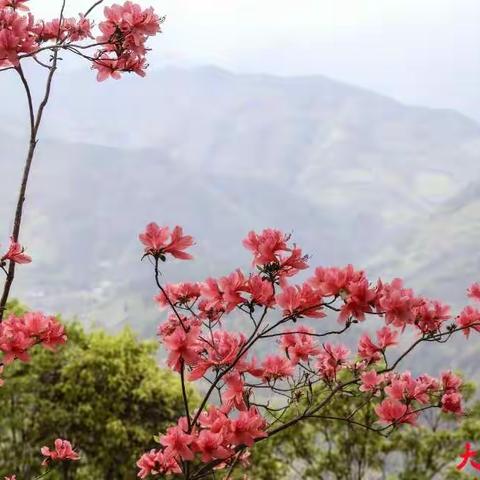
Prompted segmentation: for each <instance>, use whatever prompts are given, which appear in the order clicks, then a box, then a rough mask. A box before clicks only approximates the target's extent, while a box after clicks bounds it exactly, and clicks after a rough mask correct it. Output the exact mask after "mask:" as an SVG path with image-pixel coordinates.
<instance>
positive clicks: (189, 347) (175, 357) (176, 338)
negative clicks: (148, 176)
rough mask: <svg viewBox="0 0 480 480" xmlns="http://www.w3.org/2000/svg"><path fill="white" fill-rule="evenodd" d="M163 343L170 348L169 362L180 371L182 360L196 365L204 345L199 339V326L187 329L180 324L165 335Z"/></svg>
mask: <svg viewBox="0 0 480 480" xmlns="http://www.w3.org/2000/svg"><path fill="white" fill-rule="evenodd" d="M163 344H164V346H165V348H166V349H167V350H168V352H169V353H168V359H167V364H168V365H169V367H170V368H172V369H173V370H175V371H177V372H179V371H180V369H181V365H182V360H183V361H184V362H185V363H186V364H187V365H196V364H197V362H198V360H199V358H200V356H199V355H200V351H201V350H202V345H201V343H200V340H199V328H198V327H193V326H192V327H190V328H189V329H188V330H187V331H185V330H184V328H183V327H182V326H181V325H180V326H178V327H177V328H176V329H175V331H174V332H173V333H171V334H170V335H167V336H165V337H163Z"/></svg>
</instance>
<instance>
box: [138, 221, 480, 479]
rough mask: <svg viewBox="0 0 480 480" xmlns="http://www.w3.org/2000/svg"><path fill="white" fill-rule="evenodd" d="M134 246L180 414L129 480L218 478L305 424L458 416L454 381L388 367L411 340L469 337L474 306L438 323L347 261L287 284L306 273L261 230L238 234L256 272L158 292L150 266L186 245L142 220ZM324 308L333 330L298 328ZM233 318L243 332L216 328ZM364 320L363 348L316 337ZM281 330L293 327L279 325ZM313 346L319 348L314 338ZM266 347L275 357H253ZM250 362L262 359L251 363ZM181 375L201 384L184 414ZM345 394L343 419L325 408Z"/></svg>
mask: <svg viewBox="0 0 480 480" xmlns="http://www.w3.org/2000/svg"><path fill="white" fill-rule="evenodd" d="M140 240H141V241H142V243H143V244H144V247H145V252H144V255H145V256H148V257H152V258H153V259H154V264H155V280H156V286H157V288H158V289H159V294H158V295H157V296H156V297H155V300H156V301H157V302H158V304H159V305H160V307H162V308H168V309H169V310H170V312H171V313H170V315H169V316H168V318H167V320H166V321H165V322H164V323H163V324H161V325H160V327H159V330H158V335H159V337H160V339H161V342H162V344H163V346H164V347H165V348H166V350H167V352H168V358H167V364H168V366H169V367H170V368H172V369H173V370H175V371H177V372H178V373H179V375H180V379H181V382H182V390H183V391H184V403H185V416H184V417H182V418H180V419H179V420H178V423H177V425H174V426H171V427H170V428H168V429H167V431H166V433H165V434H163V435H160V436H159V437H158V442H159V443H160V448H159V449H154V450H151V451H150V452H148V453H145V454H144V455H143V456H142V457H141V458H140V459H139V461H138V463H137V465H138V467H139V469H140V470H139V473H138V475H139V477H140V478H145V477H146V476H148V475H165V474H166V475H168V474H182V475H183V478H184V479H189V480H194V479H195V480H197V479H201V478H206V477H208V476H211V475H212V474H213V472H214V470H217V469H222V468H223V469H225V470H226V471H227V478H229V477H230V476H231V474H232V471H233V469H234V468H235V466H236V465H237V464H239V463H240V464H243V465H245V463H246V461H247V456H248V450H249V448H251V447H252V446H253V445H254V444H256V443H258V442H260V441H265V440H268V439H269V438H271V437H273V436H274V435H276V434H279V433H280V432H282V431H284V430H286V429H288V428H291V427H293V426H294V425H296V424H297V423H299V422H301V421H306V420H312V419H317V420H325V421H339V422H345V423H349V424H351V425H355V426H357V427H362V428H365V429H367V430H370V431H373V432H376V433H378V434H380V435H384V436H387V435H389V434H390V433H391V432H392V431H393V430H394V429H395V428H398V427H399V426H400V425H401V424H404V423H408V424H411V425H415V424H416V421H417V419H418V417H419V415H420V414H421V413H422V412H424V411H425V410H428V409H431V408H441V409H442V410H443V411H444V412H450V413H453V414H456V415H461V414H462V412H463V407H462V397H461V386H462V381H461V379H460V378H458V377H457V376H455V375H454V374H453V373H452V372H450V371H447V372H444V373H442V375H441V377H440V378H438V379H437V378H434V377H431V376H429V375H427V374H423V375H420V376H419V377H417V378H415V377H413V376H412V374H411V373H410V372H397V371H396V369H397V367H398V366H399V365H400V363H401V362H402V360H403V359H404V358H405V357H406V356H408V355H409V354H410V353H411V352H412V351H413V350H414V349H415V348H416V347H417V346H418V345H419V344H421V343H422V342H436V343H444V342H446V341H448V340H449V339H450V338H451V337H452V335H453V334H455V333H457V332H460V331H462V332H463V333H464V335H465V336H466V337H468V336H469V334H470V333H471V331H479V332H480V311H479V310H478V309H476V308H474V307H472V306H467V307H465V309H464V310H463V311H462V312H461V313H460V315H458V316H457V317H456V318H455V321H454V322H453V323H450V324H447V322H448V321H449V320H450V319H451V318H452V317H451V314H450V309H449V307H448V306H446V305H444V304H442V303H441V302H438V301H433V300H429V299H427V298H423V297H419V296H416V295H415V294H414V293H413V291H412V290H410V289H407V288H405V287H404V286H403V282H402V281H401V280H399V279H395V280H393V281H392V282H391V283H383V282H382V281H380V280H379V281H378V282H377V283H376V284H371V283H370V282H369V281H368V279H367V278H366V276H365V274H364V272H363V271H357V270H355V269H354V268H353V267H352V266H351V265H348V266H346V267H344V268H337V267H330V268H324V267H318V268H317V269H316V270H315V273H314V275H313V276H312V277H311V278H309V279H308V280H307V281H306V282H304V283H302V284H300V285H291V284H290V279H291V277H294V276H295V275H296V274H297V273H298V272H300V271H301V270H305V269H306V268H308V263H307V260H308V257H306V256H304V255H302V251H301V249H300V248H298V247H297V246H295V245H293V246H292V245H290V244H289V240H290V237H289V236H286V235H284V234H283V233H281V232H279V231H278V230H271V229H267V230H264V231H263V232H262V233H261V234H257V233H254V232H250V234H249V235H248V237H247V238H246V239H245V240H244V246H245V247H246V248H247V249H249V250H250V251H251V252H252V253H253V257H254V258H253V266H255V267H256V272H252V273H250V274H249V275H245V274H244V273H243V272H242V271H241V270H240V269H237V270H236V271H234V272H233V273H231V274H230V275H227V276H225V277H221V278H219V279H213V278H209V279H207V280H206V281H204V282H202V283H179V284H167V285H165V286H163V285H161V284H160V282H159V275H160V273H159V265H160V261H162V262H163V261H166V260H167V257H168V256H169V255H171V256H173V257H175V258H179V259H183V260H188V259H190V258H191V255H190V254H188V253H187V252H186V251H185V250H186V249H187V248H189V247H190V246H191V245H192V244H193V239H192V237H190V236H188V235H183V230H182V229H181V228H180V227H175V229H174V230H173V231H171V230H170V229H169V228H168V227H159V226H158V225H157V224H154V223H152V224H149V225H148V226H147V228H146V230H145V232H144V233H142V234H141V235H140ZM468 295H469V296H470V297H471V298H473V299H474V300H480V284H475V285H473V286H472V287H471V288H470V290H469V291H468ZM278 311H280V315H278ZM257 312H260V313H257ZM328 312H330V314H334V315H336V316H337V319H338V322H340V323H341V324H343V326H342V327H341V328H338V329H333V328H330V329H326V330H325V329H324V331H323V332H318V331H317V330H316V329H315V328H312V327H311V326H310V325H311V324H312V322H313V324H316V323H317V322H318V321H319V320H321V319H323V318H325V317H327V313H328ZM233 314H235V315H240V316H243V315H246V316H247V318H248V320H249V322H250V323H251V324H252V329H251V332H250V334H249V335H248V337H247V336H245V335H244V334H243V333H239V332H232V331H229V330H226V329H225V328H224V323H225V322H226V321H227V319H226V317H228V316H229V315H233ZM368 316H371V317H375V318H377V319H380V320H382V321H383V322H384V325H383V326H382V327H381V328H380V329H378V330H377V331H376V340H375V341H374V340H372V338H371V337H370V335H369V334H367V333H363V334H362V335H361V336H360V339H359V341H358V346H357V353H356V355H355V356H352V355H351V352H350V350H349V349H348V348H347V347H346V346H345V345H343V344H333V343H331V342H327V341H323V340H324V339H325V338H326V337H328V336H331V337H333V336H337V337H338V336H340V335H342V334H343V333H344V332H346V331H347V330H349V329H351V328H353V326H355V325H359V324H360V323H362V322H363V321H365V320H366V319H367V317H368ZM270 317H273V321H269V318H270ZM239 321H241V320H237V322H239ZM292 323H293V324H295V328H291V329H287V330H282V329H283V328H285V326H286V325H288V324H292ZM407 329H413V330H414V331H416V332H417V333H418V334H419V338H417V339H416V340H415V341H414V342H413V343H412V344H411V345H410V346H409V347H408V348H407V349H406V350H405V351H403V353H401V354H400V355H398V356H397V357H396V358H395V359H394V360H392V361H391V362H389V360H388V357H387V351H389V350H390V349H392V348H393V347H395V346H396V345H398V344H399V337H400V336H401V334H403V333H404V332H405V331H406V330H407ZM242 331H245V327H242ZM272 339H274V341H275V343H271V342H272ZM320 339H322V341H323V343H318V342H319V341H320ZM265 341H266V342H265ZM259 345H264V346H263V347H262V348H261V349H259ZM275 346H276V347H277V348H279V350H278V353H276V354H271V353H270V354H267V355H265V351H267V352H271V351H272V348H275ZM256 355H260V356H262V357H263V360H262V361H261V362H258V361H257V356H256ZM186 380H188V381H199V380H203V382H204V383H203V385H204V386H205V390H204V394H203V396H202V400H201V402H200V405H199V407H198V408H197V410H196V411H195V412H193V413H190V411H189V408H188V398H187V394H186V389H185V381H186ZM205 384H206V385H205ZM201 385H202V384H201ZM215 392H216V393H217V394H218V402H215V401H214V399H213V394H214V393H215ZM262 392H263V393H262ZM345 396H348V397H358V399H359V404H358V406H357V407H356V408H355V409H354V410H352V411H351V412H350V413H349V414H348V415H347V416H345V417H339V416H335V415H332V414H330V413H327V412H326V411H325V410H326V409H327V407H330V406H331V405H334V404H335V403H334V402H335V401H336V399H337V398H341V397H345ZM367 406H368V407H370V408H373V409H374V411H375V413H376V418H374V419H372V420H371V422H370V421H368V422H365V421H364V420H361V419H360V418H359V415H360V413H361V411H362V409H364V408H366V407H367ZM198 461H200V462H201V465H200V466H199V467H197V468H196V470H194V471H192V470H191V468H190V465H191V464H192V462H198Z"/></svg>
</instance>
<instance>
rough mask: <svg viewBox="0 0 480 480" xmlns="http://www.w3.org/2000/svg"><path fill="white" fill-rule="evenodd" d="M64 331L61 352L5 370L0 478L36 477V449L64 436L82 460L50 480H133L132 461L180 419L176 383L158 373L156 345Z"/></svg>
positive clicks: (72, 327)
mask: <svg viewBox="0 0 480 480" xmlns="http://www.w3.org/2000/svg"><path fill="white" fill-rule="evenodd" d="M12 307H14V308H16V309H17V308H18V309H20V308H21V306H20V305H18V304H15V305H12ZM67 332H68V337H69V341H68V343H67V345H66V346H65V347H63V348H61V349H59V351H58V352H56V353H52V352H49V351H46V350H44V349H42V348H40V347H36V348H35V349H34V351H33V355H32V360H31V361H30V362H29V363H26V364H25V363H20V362H15V363H14V364H12V365H9V366H8V368H6V369H5V372H6V373H5V385H4V387H2V388H1V389H0V402H1V405H2V407H3V412H2V415H1V418H0V433H1V437H0V438H1V440H0V467H1V470H0V473H1V474H5V475H6V474H7V473H16V474H17V478H18V479H24V478H25V479H28V478H32V477H33V476H35V475H37V474H39V473H41V472H42V469H41V467H40V463H41V455H40V451H39V449H40V447H41V446H43V445H46V444H48V445H50V444H52V443H53V440H54V439H55V438H57V437H62V438H66V439H68V440H70V441H71V442H72V444H73V445H74V447H76V448H77V449H78V450H79V451H80V454H81V456H82V460H81V461H80V462H78V463H70V464H69V463H66V464H65V467H61V468H63V470H61V471H59V472H56V473H55V474H54V475H51V476H49V478H58V479H64V480H67V479H73V478H75V479H78V480H83V479H85V480H86V479H103V478H104V479H118V480H122V479H133V478H135V476H136V467H135V462H136V460H137V459H138V457H139V456H140V454H141V453H143V452H144V451H145V450H147V449H149V448H153V447H154V446H155V443H154V441H153V434H154V433H156V432H159V431H161V430H164V429H165V427H166V426H168V424H170V423H173V422H175V421H176V419H177V418H178V417H179V416H180V415H182V414H183V403H182V396H181V389H180V385H179V382H178V380H177V378H176V376H175V375H174V374H173V373H171V372H170V371H167V370H162V369H160V368H159V367H158V365H157V361H156V359H155V353H156V343H155V342H144V341H139V340H137V338H136V337H135V335H134V334H133V333H132V332H131V331H130V330H124V331H123V332H121V333H120V334H118V335H114V336H112V335H108V334H106V333H105V332H102V331H95V332H92V333H86V332H85V331H84V330H83V328H82V327H81V326H80V325H79V324H77V323H72V324H69V325H67ZM190 395H191V396H192V397H193V398H194V400H195V395H194V393H193V392H190ZM55 475H56V477H55ZM0 476H1V475H0Z"/></svg>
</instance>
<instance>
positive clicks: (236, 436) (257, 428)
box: [228, 407, 268, 447]
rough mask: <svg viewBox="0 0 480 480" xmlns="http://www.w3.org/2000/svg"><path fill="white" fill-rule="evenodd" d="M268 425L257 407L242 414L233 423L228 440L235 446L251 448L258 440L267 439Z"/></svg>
mask: <svg viewBox="0 0 480 480" xmlns="http://www.w3.org/2000/svg"><path fill="white" fill-rule="evenodd" d="M266 426H267V424H266V421H265V419H264V418H263V417H262V416H261V415H260V414H259V413H258V410H257V409H256V408H255V407H250V408H249V409H248V410H247V411H245V412H240V414H239V415H238V418H236V419H235V420H233V421H232V422H231V426H230V432H229V435H228V440H229V441H230V442H231V443H232V444H234V445H246V446H247V447H251V446H252V445H253V444H254V442H255V440H256V439H257V438H264V437H267V436H268V434H267V432H265V428H266Z"/></svg>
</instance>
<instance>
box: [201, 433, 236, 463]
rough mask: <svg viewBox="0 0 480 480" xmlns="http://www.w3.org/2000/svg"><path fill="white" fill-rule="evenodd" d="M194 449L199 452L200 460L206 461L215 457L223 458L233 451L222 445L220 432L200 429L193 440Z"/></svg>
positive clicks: (222, 439)
mask: <svg viewBox="0 0 480 480" xmlns="http://www.w3.org/2000/svg"><path fill="white" fill-rule="evenodd" d="M194 447H195V450H196V451H198V452H200V455H201V459H202V462H204V463H207V462H210V461H212V460H216V459H225V458H228V457H230V456H231V455H233V454H234V451H231V450H230V449H228V448H226V447H225V446H224V438H223V435H222V434H221V433H214V432H211V431H209V430H202V431H201V432H200V433H199V435H198V437H197V438H196V439H195V442H194Z"/></svg>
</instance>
